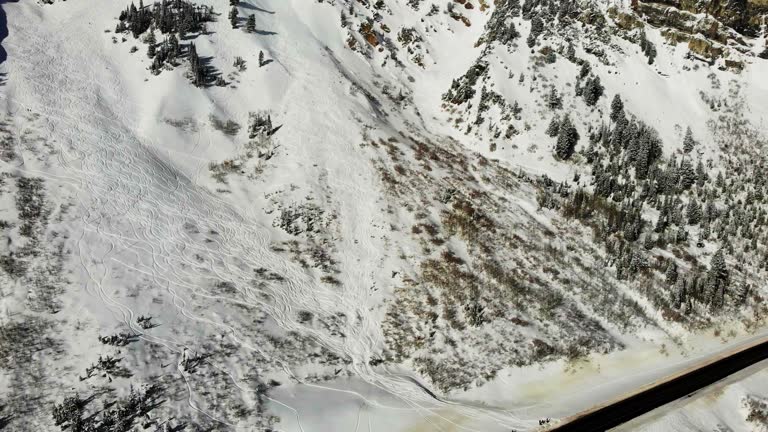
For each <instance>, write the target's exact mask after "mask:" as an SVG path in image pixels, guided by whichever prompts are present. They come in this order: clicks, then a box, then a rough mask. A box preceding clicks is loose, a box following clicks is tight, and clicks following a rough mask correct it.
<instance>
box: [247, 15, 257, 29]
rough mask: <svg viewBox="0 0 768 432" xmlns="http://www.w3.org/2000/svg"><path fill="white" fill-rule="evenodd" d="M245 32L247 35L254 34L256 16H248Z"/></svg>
mask: <svg viewBox="0 0 768 432" xmlns="http://www.w3.org/2000/svg"><path fill="white" fill-rule="evenodd" d="M245 31H247V32H248V33H256V15H254V14H250V15H248V21H246V22H245Z"/></svg>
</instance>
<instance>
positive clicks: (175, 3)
mask: <svg viewBox="0 0 768 432" xmlns="http://www.w3.org/2000/svg"><path fill="white" fill-rule="evenodd" d="M213 19H214V12H213V7H211V6H205V5H202V6H199V5H196V4H194V3H191V2H188V1H185V0H163V1H162V2H159V3H154V4H153V5H152V6H146V7H145V6H144V4H143V2H142V1H141V0H140V2H139V7H138V8H137V7H136V5H135V4H134V3H131V5H130V6H129V7H127V8H126V9H125V10H123V11H122V12H121V13H120V17H119V20H120V22H119V23H118V24H117V27H116V28H115V32H117V33H124V32H131V33H132V34H133V36H134V37H135V38H138V37H140V36H141V35H143V34H144V33H147V35H146V37H145V38H144V42H146V44H147V56H148V57H149V58H151V59H152V64H151V66H150V70H151V71H152V73H153V74H155V75H156V74H159V73H160V72H161V71H162V70H163V68H164V67H166V66H167V67H171V68H172V67H176V66H178V65H179V64H180V63H179V61H180V60H181V58H182V57H186V58H187V59H188V60H189V64H190V73H189V76H190V79H191V81H192V83H193V84H194V85H196V86H202V85H204V84H206V83H207V82H208V80H209V72H208V68H207V67H206V66H205V65H204V64H203V62H201V61H200V58H199V57H198V55H197V50H196V49H195V46H194V44H193V43H192V42H189V43H186V44H182V43H181V42H180V41H183V40H186V39H187V38H188V37H189V35H190V34H193V33H198V34H199V33H204V32H205V31H206V28H205V25H206V23H207V22H211V21H213ZM156 30H157V31H159V32H160V33H161V34H162V35H165V38H164V40H163V41H162V42H159V41H158V40H157V37H156V36H155V31H156Z"/></svg>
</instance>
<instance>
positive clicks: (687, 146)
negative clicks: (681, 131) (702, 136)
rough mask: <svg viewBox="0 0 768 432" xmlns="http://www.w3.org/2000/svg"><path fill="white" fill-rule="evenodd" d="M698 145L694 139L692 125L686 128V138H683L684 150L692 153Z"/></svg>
mask: <svg viewBox="0 0 768 432" xmlns="http://www.w3.org/2000/svg"><path fill="white" fill-rule="evenodd" d="M695 145H696V140H694V139H693V132H692V131H691V127H690V126H689V127H688V129H686V130H685V138H683V151H684V152H686V153H690V152H692V151H693V147H694V146H695Z"/></svg>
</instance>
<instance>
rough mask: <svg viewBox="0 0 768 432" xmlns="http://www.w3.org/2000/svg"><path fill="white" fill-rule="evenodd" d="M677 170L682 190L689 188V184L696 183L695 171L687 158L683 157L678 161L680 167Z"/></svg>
mask: <svg viewBox="0 0 768 432" xmlns="http://www.w3.org/2000/svg"><path fill="white" fill-rule="evenodd" d="M678 172H679V174H680V187H681V188H682V189H683V190H687V189H690V188H691V186H693V184H694V183H696V172H695V171H694V169H693V166H692V165H691V162H690V161H688V160H687V159H683V161H682V162H680V169H679V171H678Z"/></svg>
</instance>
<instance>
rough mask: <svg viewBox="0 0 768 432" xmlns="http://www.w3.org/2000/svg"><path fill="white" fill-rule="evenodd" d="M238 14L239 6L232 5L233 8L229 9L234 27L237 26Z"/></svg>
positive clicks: (230, 21) (230, 19)
mask: <svg viewBox="0 0 768 432" xmlns="http://www.w3.org/2000/svg"><path fill="white" fill-rule="evenodd" d="M238 14H239V12H238V10H237V6H232V9H230V11H229V23H230V24H232V28H237V16H238Z"/></svg>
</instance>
